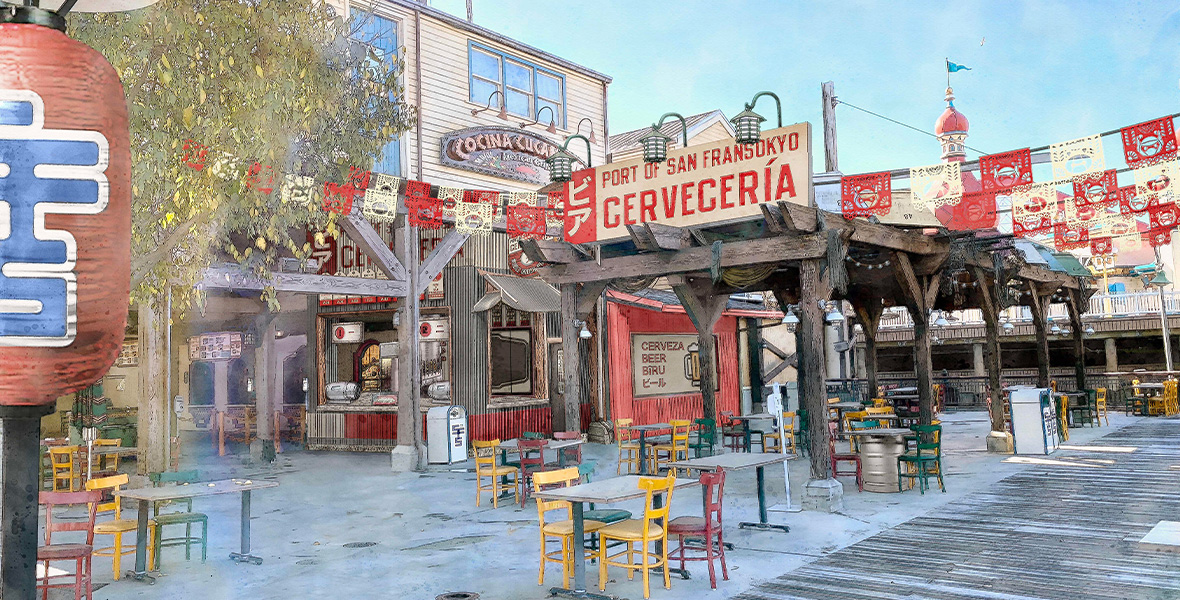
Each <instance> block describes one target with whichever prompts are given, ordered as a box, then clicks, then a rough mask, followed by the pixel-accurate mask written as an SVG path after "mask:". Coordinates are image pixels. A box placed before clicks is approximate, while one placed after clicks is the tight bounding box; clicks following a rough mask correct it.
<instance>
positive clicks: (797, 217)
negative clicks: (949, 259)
mask: <svg viewBox="0 0 1180 600" xmlns="http://www.w3.org/2000/svg"><path fill="white" fill-rule="evenodd" d="M778 205H779V209H780V210H781V211H782V213H783V216H784V217H786V216H787V215H790V218H791V220H792V221H793V222H794V224H795V226H796V228H797V229H799V230H801V231H815V230H817V229H818V228H819V221H820V219H823V220H824V221H825V225H826V226H827V227H828V228H829V229H841V230H843V229H851V230H852V237H851V238H849V239H850V240H851V241H853V242H858V243H861V244H870V245H874V246H879V247H882V248H887V249H890V250H898V251H902V252H910V253H912V254H934V253H936V252H942V251H946V249H947V243H946V242H945V241H940V240H936V239H934V238H931V237H928V236H925V235H922V234H920V233H917V232H913V231H907V230H905V229H900V228H898V227H893V226H890V225H880V224H876V223H870V222H868V221H866V220H864V219H853V220H851V221H849V220H847V219H845V218H844V217H841V216H839V215H836V214H832V213H829V212H826V211H822V210H817V209H814V208H808V207H806V206H800V205H798V204H792V203H790V202H779V203H778Z"/></svg>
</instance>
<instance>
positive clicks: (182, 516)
mask: <svg viewBox="0 0 1180 600" xmlns="http://www.w3.org/2000/svg"><path fill="white" fill-rule="evenodd" d="M148 479H149V480H151V482H152V486H153V487H160V486H161V485H163V484H174V485H182V484H187V483H197V482H198V481H200V473H198V472H197V471H179V472H176V473H167V472H165V473H149V474H148ZM170 505H184V507H185V510H183V511H178V512H160V509H162V508H165V507H167V506H170ZM152 519H153V520H155V522H156V528H155V535H154V536H153V537H152V547H153V548H154V549H155V555H156V565H155V568H156V569H159V568H160V548H162V547H165V546H184V559H185V560H189V559H190V558H192V544H193V543H195V542H200V543H201V562H205V558H206V556H207V555H208V549H209V517H208V515H205V514H204V513H198V512H193V499H192V498H183V499H180V500H161V501H157V502H153V503H152ZM196 523H200V524H201V537H193V525H194V524H196ZM168 525H184V537H172V538H165V537H164V527H166V526H168Z"/></svg>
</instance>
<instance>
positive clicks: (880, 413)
mask: <svg viewBox="0 0 1180 600" xmlns="http://www.w3.org/2000/svg"><path fill="white" fill-rule="evenodd" d="M864 412H866V413H868V415H869V416H868V418H870V419H878V420H880V417H891V416H893V415H894V412H893V407H890V406H870V407H868V408H865V410H864ZM886 420H888V419H886Z"/></svg>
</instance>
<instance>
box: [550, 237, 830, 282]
mask: <svg viewBox="0 0 1180 600" xmlns="http://www.w3.org/2000/svg"><path fill="white" fill-rule="evenodd" d="M826 251H827V238H826V237H825V236H824V235H823V234H812V235H804V236H789V237H788V236H780V237H772V238H759V239H753V240H746V241H741V242H732V243H728V244H725V246H724V249H723V251H722V254H721V266H722V267H739V266H744V265H753V264H762V263H776V262H786V261H795V260H802V259H805V258H818V257H820V256H823V255H824V253H825V252H826ZM711 264H713V250H712V249H711V248H709V247H693V248H687V249H684V250H680V251H678V252H675V253H669V254H663V253H660V254H637V255H632V256H616V257H614V258H604V259H602V264H601V265H599V264H597V263H595V262H593V261H581V262H575V263H570V264H558V265H551V266H547V267H541V268H540V269H539V273H540V276H541V278H542V279H544V280H545V281H548V282H549V283H554V284H561V283H572V282H585V281H595V280H602V279H614V278H619V277H651V276H660V275H668V274H674V273H692V272H696V271H707V270H708V269H709V266H710V265H711Z"/></svg>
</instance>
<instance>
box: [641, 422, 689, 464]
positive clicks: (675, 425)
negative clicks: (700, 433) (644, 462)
mask: <svg viewBox="0 0 1180 600" xmlns="http://www.w3.org/2000/svg"><path fill="white" fill-rule="evenodd" d="M668 424H669V425H671V426H672V439H671V440H669V443H667V444H655V445H653V446H652V447H651V455H650V456H651V460H652V466H653V467H654V468H653V469H652V472H653V473H654V472H657V471H659V470H660V465H667V466H669V467H671V465H672V463H674V462H676V461H678V460H680V459H681V458H682V457H683V458H684V459H685V460H688V436H689V431H690V430H691V429H692V421H689V420H687V419H670V420H668Z"/></svg>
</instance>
